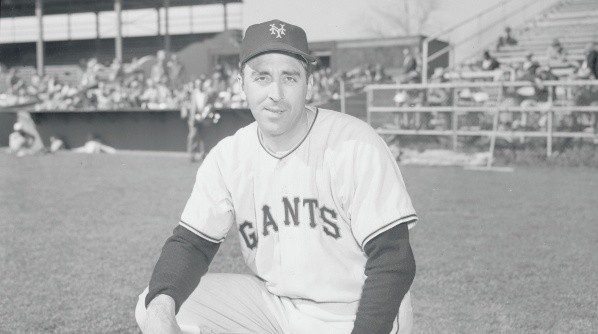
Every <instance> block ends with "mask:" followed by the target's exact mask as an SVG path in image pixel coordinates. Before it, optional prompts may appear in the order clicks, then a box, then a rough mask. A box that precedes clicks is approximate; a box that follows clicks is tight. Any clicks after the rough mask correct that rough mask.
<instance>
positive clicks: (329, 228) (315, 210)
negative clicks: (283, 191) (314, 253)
mask: <svg viewBox="0 0 598 334" xmlns="http://www.w3.org/2000/svg"><path fill="white" fill-rule="evenodd" d="M282 202H283V204H284V220H282V223H283V224H284V225H286V226H296V227H297V228H302V227H309V228H311V229H313V230H315V229H316V228H318V222H320V221H321V222H322V224H321V226H320V228H321V229H322V231H324V233H325V234H326V235H327V236H329V237H331V238H333V239H338V238H340V237H341V234H340V229H339V227H338V225H337V224H336V217H337V213H336V211H334V210H333V209H329V208H327V207H326V206H324V205H322V206H319V205H318V200H317V199H313V198H304V199H303V200H301V199H300V198H299V197H294V198H292V199H291V200H289V198H287V197H283V198H282ZM299 212H303V214H302V215H301V216H302V217H309V223H307V222H305V221H303V222H300V221H299ZM273 214H274V215H275V216H277V217H278V215H276V213H273V212H272V210H271V208H270V206H268V205H264V206H262V222H261V223H262V235H263V236H264V237H268V236H269V235H271V234H272V233H277V232H278V227H279V226H280V223H281V220H280V219H279V220H276V219H274V215H273ZM281 216H282V215H281ZM318 217H319V218H320V219H318ZM239 233H241V236H242V237H243V241H245V245H246V246H247V247H248V248H249V249H254V248H255V247H257V243H258V237H257V235H256V233H257V232H256V230H255V225H254V223H252V222H250V221H247V220H246V221H244V222H243V223H242V224H240V225H239Z"/></svg>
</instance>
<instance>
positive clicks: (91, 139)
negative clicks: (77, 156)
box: [73, 134, 116, 154]
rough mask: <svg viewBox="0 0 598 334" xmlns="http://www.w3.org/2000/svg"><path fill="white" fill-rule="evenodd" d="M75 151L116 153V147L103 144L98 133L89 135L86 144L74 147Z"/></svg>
mask: <svg viewBox="0 0 598 334" xmlns="http://www.w3.org/2000/svg"><path fill="white" fill-rule="evenodd" d="M73 152H75V153H87V154H96V153H108V154H114V153H116V149H114V148H113V147H110V146H108V145H106V144H103V143H102V142H101V141H100V138H99V137H98V136H97V135H94V134H90V135H89V136H88V137H87V142H85V144H84V145H83V146H81V147H77V148H74V149H73Z"/></svg>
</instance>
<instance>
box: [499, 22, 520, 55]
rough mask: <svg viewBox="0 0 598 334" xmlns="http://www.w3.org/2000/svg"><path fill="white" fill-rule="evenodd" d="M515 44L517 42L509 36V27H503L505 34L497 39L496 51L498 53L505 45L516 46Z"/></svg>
mask: <svg viewBox="0 0 598 334" xmlns="http://www.w3.org/2000/svg"><path fill="white" fill-rule="evenodd" d="M517 43H518V41H517V40H516V39H515V38H513V36H512V35H511V27H505V34H504V35H502V36H500V37H498V42H497V43H496V51H499V50H500V48H501V47H503V46H505V45H517Z"/></svg>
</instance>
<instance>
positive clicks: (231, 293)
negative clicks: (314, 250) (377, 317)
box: [135, 274, 413, 334]
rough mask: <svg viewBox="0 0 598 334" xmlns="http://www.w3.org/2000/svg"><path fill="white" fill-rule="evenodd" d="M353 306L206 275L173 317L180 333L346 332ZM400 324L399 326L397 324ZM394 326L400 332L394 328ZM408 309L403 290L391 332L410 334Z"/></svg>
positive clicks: (139, 311)
mask: <svg viewBox="0 0 598 334" xmlns="http://www.w3.org/2000/svg"><path fill="white" fill-rule="evenodd" d="M147 291H148V290H147V288H146V289H145V291H143V293H142V294H141V295H140V296H139V301H138V303H137V308H136V310H135V317H136V319H137V323H138V324H139V325H140V326H141V324H143V322H144V320H145V316H146V313H145V312H146V310H145V296H146V294H147ZM357 306H358V304H357V302H355V303H315V302H312V301H306V300H300V299H290V298H286V297H279V296H276V295H273V294H271V293H270V292H268V290H267V289H266V287H265V285H264V283H263V282H262V281H261V280H260V279H258V278H257V277H255V276H251V275H242V274H207V275H205V276H204V277H203V278H202V279H201V282H200V283H199V286H198V287H197V288H196V289H195V291H193V293H192V294H191V296H189V298H188V299H187V300H186V301H185V303H183V305H182V306H181V308H180V310H179V313H178V314H177V316H176V319H177V322H178V324H179V326H180V327H181V329H182V330H183V333H188V334H191V333H194V334H197V333H201V334H206V333H231V334H232V333H235V334H237V333H248V334H249V333H257V334H282V333H284V334H286V333H290V334H313V333H319V334H327V333H330V334H349V333H351V330H352V329H353V322H354V321H355V313H356V312H357ZM398 324H400V326H398ZM399 327H400V328H399ZM412 327H413V310H412V308H411V294H410V293H409V292H407V294H406V295H405V298H403V301H402V303H401V307H400V309H399V314H397V317H396V319H395V322H394V324H393V329H392V331H391V333H399V334H406V333H411V329H412Z"/></svg>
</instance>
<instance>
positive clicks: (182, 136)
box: [0, 110, 254, 152]
mask: <svg viewBox="0 0 598 334" xmlns="http://www.w3.org/2000/svg"><path fill="white" fill-rule="evenodd" d="M220 115H221V118H220V121H219V122H218V123H217V124H214V125H211V126H208V127H205V128H204V131H205V132H204V133H205V141H206V145H207V147H209V148H211V147H213V146H214V145H216V143H218V142H219V141H220V140H221V139H222V138H224V137H226V136H229V135H232V134H234V133H235V132H236V131H237V130H238V129H239V128H241V127H243V126H245V125H247V124H249V123H251V122H253V120H254V119H253V116H252V115H251V112H250V111H249V110H223V111H221V112H220ZM31 117H32V119H33V120H34V122H35V124H36V126H37V130H38V132H39V134H40V136H41V138H42V141H43V142H44V144H45V145H46V146H47V145H48V144H49V138H50V136H51V135H58V136H60V137H61V138H63V140H64V141H65V143H66V144H67V146H68V147H69V148H73V147H78V146H82V145H83V144H84V143H85V141H86V140H87V137H88V135H89V134H96V135H98V136H99V137H100V139H101V140H102V142H104V143H105V144H107V145H110V146H113V147H115V148H116V149H125V150H148V151H180V152H184V151H185V150H186V145H187V144H186V143H187V142H186V141H187V133H188V128H187V123H186V121H185V120H182V119H181V118H180V114H179V111H130V112H127V111H114V112H110V111H101V112H36V113H33V114H32V115H31ZM5 118H6V119H5ZM15 120H16V116H15V114H13V113H0V122H1V123H0V124H1V125H2V126H1V127H0V137H1V138H2V142H1V143H2V146H6V145H8V134H9V133H10V132H11V131H12V124H13V123H14V121H15ZM5 125H8V126H5ZM5 128H6V129H5Z"/></svg>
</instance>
